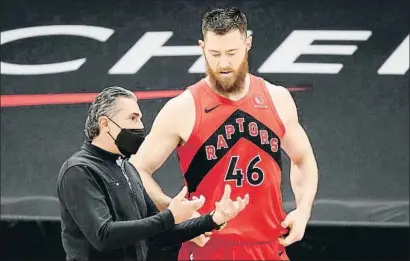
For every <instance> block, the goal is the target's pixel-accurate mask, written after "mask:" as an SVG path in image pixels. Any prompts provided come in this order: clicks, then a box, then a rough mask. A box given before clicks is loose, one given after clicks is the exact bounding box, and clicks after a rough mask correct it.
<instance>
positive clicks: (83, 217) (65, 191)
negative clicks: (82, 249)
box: [58, 166, 175, 251]
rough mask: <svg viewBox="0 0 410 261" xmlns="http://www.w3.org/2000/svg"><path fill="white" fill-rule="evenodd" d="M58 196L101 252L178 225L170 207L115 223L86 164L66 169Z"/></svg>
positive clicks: (85, 234) (130, 243)
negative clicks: (136, 218)
mask: <svg viewBox="0 0 410 261" xmlns="http://www.w3.org/2000/svg"><path fill="white" fill-rule="evenodd" d="M58 196H59V198H60V201H61V203H62V204H63V206H64V207H65V208H66V209H67V210H68V212H69V213H70V214H71V216H72V217H73V219H74V221H75V222H76V224H77V225H78V227H79V228H80V230H81V231H82V233H83V234H84V236H85V237H86V238H87V239H88V241H89V242H90V243H91V244H92V245H93V246H94V247H95V248H96V249H97V250H99V251H104V250H113V249H118V248H122V247H124V246H126V245H133V244H135V243H136V242H137V241H140V240H144V239H148V238H150V237H153V236H155V235H156V234H159V233H161V232H165V231H167V230H170V229H172V228H173V227H174V225H175V222H174V217H173V215H172V213H171V212H170V211H169V210H166V211H163V212H161V213H156V214H155V215H152V216H150V217H148V218H144V219H140V220H131V221H118V222H114V221H113V220H112V216H111V214H110V212H109V208H108V205H107V203H106V201H105V196H104V194H103V192H102V189H101V188H100V187H99V185H98V183H97V182H96V181H95V179H94V178H93V176H92V174H91V173H90V171H89V170H88V169H87V167H85V166H73V167H70V168H69V169H68V170H67V171H66V172H65V174H64V176H63V178H62V180H61V182H60V184H59V186H58ZM141 196H142V195H141Z"/></svg>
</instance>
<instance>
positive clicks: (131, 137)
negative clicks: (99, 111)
mask: <svg viewBox="0 0 410 261" xmlns="http://www.w3.org/2000/svg"><path fill="white" fill-rule="evenodd" d="M110 120H111V119H110ZM111 121H112V122H113V123H114V124H115V125H117V126H118V128H120V129H121V131H120V133H119V134H118V136H117V138H116V139H114V138H113V137H112V136H111V134H109V133H108V134H109V135H110V136H111V138H113V140H114V141H115V145H117V148H118V150H119V151H120V152H121V154H122V155H124V157H126V158H129V157H131V155H132V154H135V153H137V151H138V149H139V147H140V146H141V144H142V142H143V141H144V139H145V130H144V129H124V128H121V127H120V126H119V125H118V124H117V123H115V122H114V121H113V120H111Z"/></svg>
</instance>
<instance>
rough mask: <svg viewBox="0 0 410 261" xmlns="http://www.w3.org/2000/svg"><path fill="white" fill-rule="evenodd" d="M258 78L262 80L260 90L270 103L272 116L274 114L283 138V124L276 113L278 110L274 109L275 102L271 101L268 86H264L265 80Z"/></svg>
mask: <svg viewBox="0 0 410 261" xmlns="http://www.w3.org/2000/svg"><path fill="white" fill-rule="evenodd" d="M260 80H261V82H262V83H261V84H262V90H263V92H264V93H265V95H266V97H267V98H268V103H269V105H270V107H271V111H272V113H273V116H274V118H275V120H276V122H277V123H278V125H279V128H280V130H281V132H282V133H281V137H280V138H283V136H285V134H286V128H285V125H284V124H283V122H282V120H281V119H280V116H279V113H278V111H277V109H276V107H275V104H274V103H273V101H272V96H271V95H270V92H269V90H268V87H267V86H266V82H265V80H264V79H262V78H261V79H260Z"/></svg>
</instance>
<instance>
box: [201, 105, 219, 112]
mask: <svg viewBox="0 0 410 261" xmlns="http://www.w3.org/2000/svg"><path fill="white" fill-rule="evenodd" d="M219 106H221V105H220V104H218V105H216V106H214V107H212V108H209V109H208V108H205V113H209V112H211V111H213V110H215V109H216V108H218V107H219Z"/></svg>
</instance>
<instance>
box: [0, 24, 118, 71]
mask: <svg viewBox="0 0 410 261" xmlns="http://www.w3.org/2000/svg"><path fill="white" fill-rule="evenodd" d="M113 33H114V30H112V29H109V28H104V27H98V26H87V25H50V26H34V27H27V28H20V29H15V30H10V31H5V32H2V33H1V45H3V44H6V43H10V42H13V41H17V40H22V39H26V38H31V37H39V36H54V35H74V36H82V37H87V38H91V39H94V40H98V41H100V42H105V41H107V40H108V38H110V37H111V35H112V34H113ZM85 61H86V58H81V59H77V60H72V61H68V62H61V63H49V64H38V65H22V64H13V63H6V62H1V74H10V75H38V74H52V73H62V72H71V71H75V70H78V69H79V68H80V67H81V66H82V65H83V64H84V63H85Z"/></svg>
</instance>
